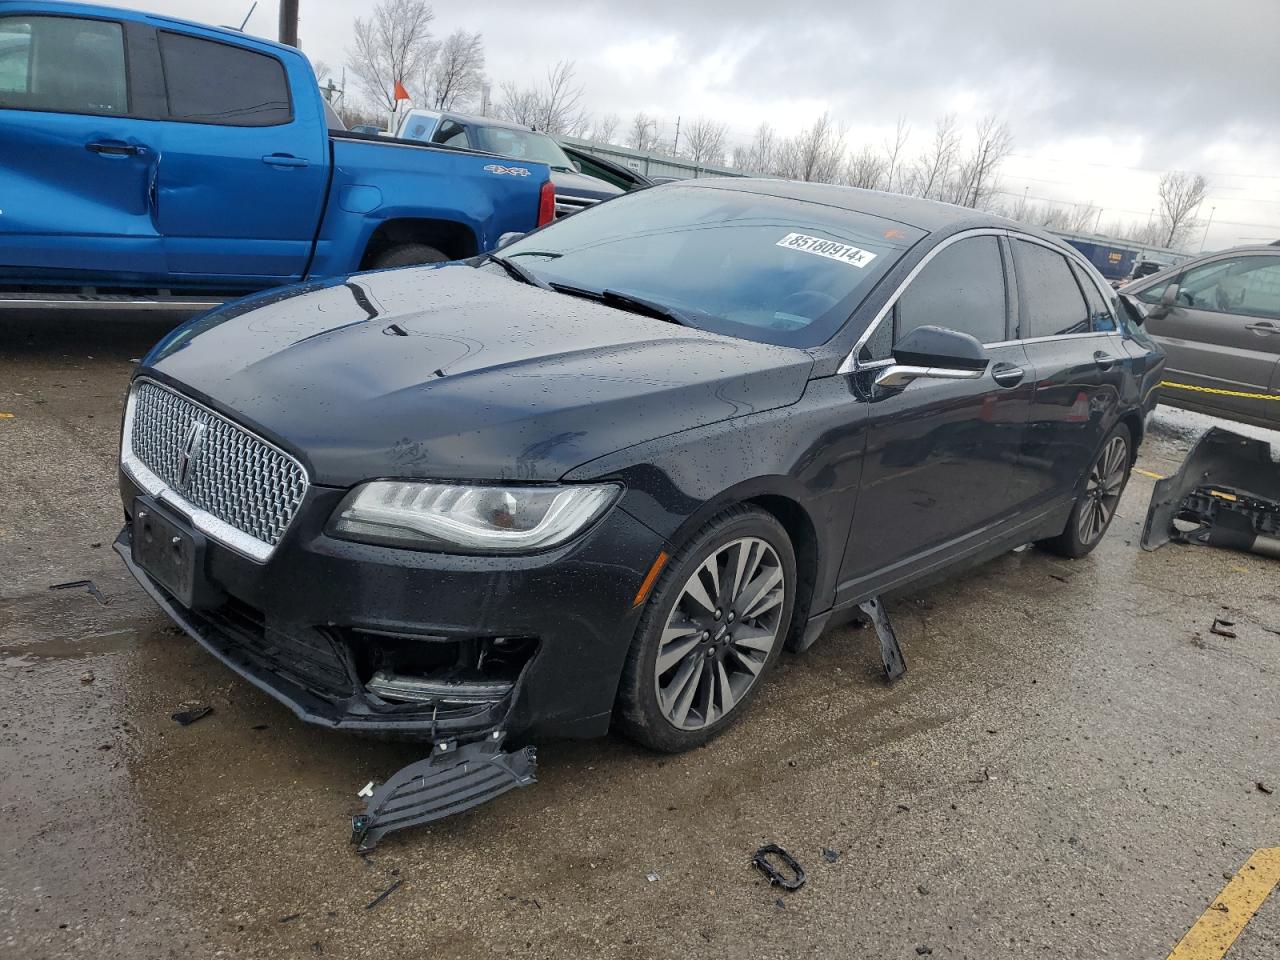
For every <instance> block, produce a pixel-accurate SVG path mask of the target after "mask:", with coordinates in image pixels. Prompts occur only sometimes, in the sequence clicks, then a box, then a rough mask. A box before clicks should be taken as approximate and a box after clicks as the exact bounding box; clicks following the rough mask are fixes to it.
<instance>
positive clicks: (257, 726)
mask: <svg viewBox="0 0 1280 960" xmlns="http://www.w3.org/2000/svg"><path fill="white" fill-rule="evenodd" d="M249 729H250V730H266V729H267V725H266V724H265V723H255V724H254V725H253V726H252V727H250V728H249Z"/></svg>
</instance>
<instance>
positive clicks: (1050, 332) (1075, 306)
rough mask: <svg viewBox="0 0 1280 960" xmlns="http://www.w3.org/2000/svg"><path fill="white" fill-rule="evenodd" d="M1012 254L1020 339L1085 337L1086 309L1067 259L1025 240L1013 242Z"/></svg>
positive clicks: (1087, 315) (1087, 321)
mask: <svg viewBox="0 0 1280 960" xmlns="http://www.w3.org/2000/svg"><path fill="white" fill-rule="evenodd" d="M1013 254H1014V258H1015V261H1016V263H1017V265H1018V300H1019V304H1020V307H1021V311H1020V312H1021V317H1020V321H1021V322H1020V324H1019V334H1020V336H1021V338H1022V339H1024V340H1031V339H1035V338H1037V337H1061V336H1066V335H1067V334H1072V333H1088V332H1089V331H1090V329H1091V323H1090V316H1089V306H1088V304H1086V303H1085V299H1084V295H1083V294H1082V293H1081V292H1080V286H1079V284H1077V283H1076V278H1075V276H1074V275H1073V274H1072V272H1071V267H1070V265H1069V264H1068V263H1067V258H1066V257H1064V256H1063V255H1062V254H1060V253H1057V252H1055V251H1053V250H1050V249H1049V248H1048V247H1042V246H1040V245H1039V244H1038V243H1029V242H1027V241H1026V240H1014V241H1013Z"/></svg>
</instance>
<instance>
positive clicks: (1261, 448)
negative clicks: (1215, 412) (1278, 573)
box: [1142, 427, 1280, 558]
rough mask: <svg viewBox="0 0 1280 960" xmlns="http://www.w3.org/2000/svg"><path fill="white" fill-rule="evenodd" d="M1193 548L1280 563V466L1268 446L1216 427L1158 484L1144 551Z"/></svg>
mask: <svg viewBox="0 0 1280 960" xmlns="http://www.w3.org/2000/svg"><path fill="white" fill-rule="evenodd" d="M1170 541H1173V542H1174V543H1192V544H1201V545H1204V546H1209V547H1223V548H1225V549H1228V550H1243V551H1247V552H1251V553H1258V554H1262V555H1264V556H1269V557H1276V558H1280V463H1277V462H1276V461H1275V460H1273V459H1272V457H1271V445H1270V444H1269V443H1267V442H1266V441H1265V440H1255V439H1253V438H1251V437H1244V436H1241V435H1240V434H1238V433H1232V432H1231V431H1230V430H1223V429H1222V428H1220V427H1214V428H1212V429H1211V430H1209V431H1208V432H1207V433H1206V434H1205V435H1204V436H1203V437H1201V438H1200V440H1199V442H1197V443H1196V445H1195V446H1194V447H1193V448H1192V449H1191V452H1190V453H1189V454H1187V459H1186V460H1184V461H1183V463H1182V467H1181V468H1180V469H1179V470H1178V472H1177V473H1176V474H1174V475H1173V476H1172V477H1166V478H1165V479H1164V480H1160V481H1159V482H1157V483H1156V487H1155V492H1154V493H1153V494H1152V496H1151V507H1150V508H1149V509H1148V511H1147V522H1146V526H1144V527H1143V530H1142V546H1143V548H1144V549H1146V550H1156V549H1158V548H1159V547H1162V546H1164V545H1165V544H1166V543H1169V542H1170Z"/></svg>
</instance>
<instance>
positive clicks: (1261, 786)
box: [1253, 780, 1275, 797]
mask: <svg viewBox="0 0 1280 960" xmlns="http://www.w3.org/2000/svg"><path fill="white" fill-rule="evenodd" d="M1253 786H1254V789H1255V790H1257V791H1258V792H1259V793H1265V794H1266V795H1267V796H1268V797H1269V796H1271V794H1273V793H1275V791H1274V790H1272V789H1271V788H1270V787H1268V786H1267V785H1266V784H1265V783H1263V782H1262V781H1261V780H1256V781H1254V784H1253Z"/></svg>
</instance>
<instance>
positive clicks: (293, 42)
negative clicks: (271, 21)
mask: <svg viewBox="0 0 1280 960" xmlns="http://www.w3.org/2000/svg"><path fill="white" fill-rule="evenodd" d="M280 42H281V43H283V44H286V45H287V46H290V47H296V46H297V45H298V0H280Z"/></svg>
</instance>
